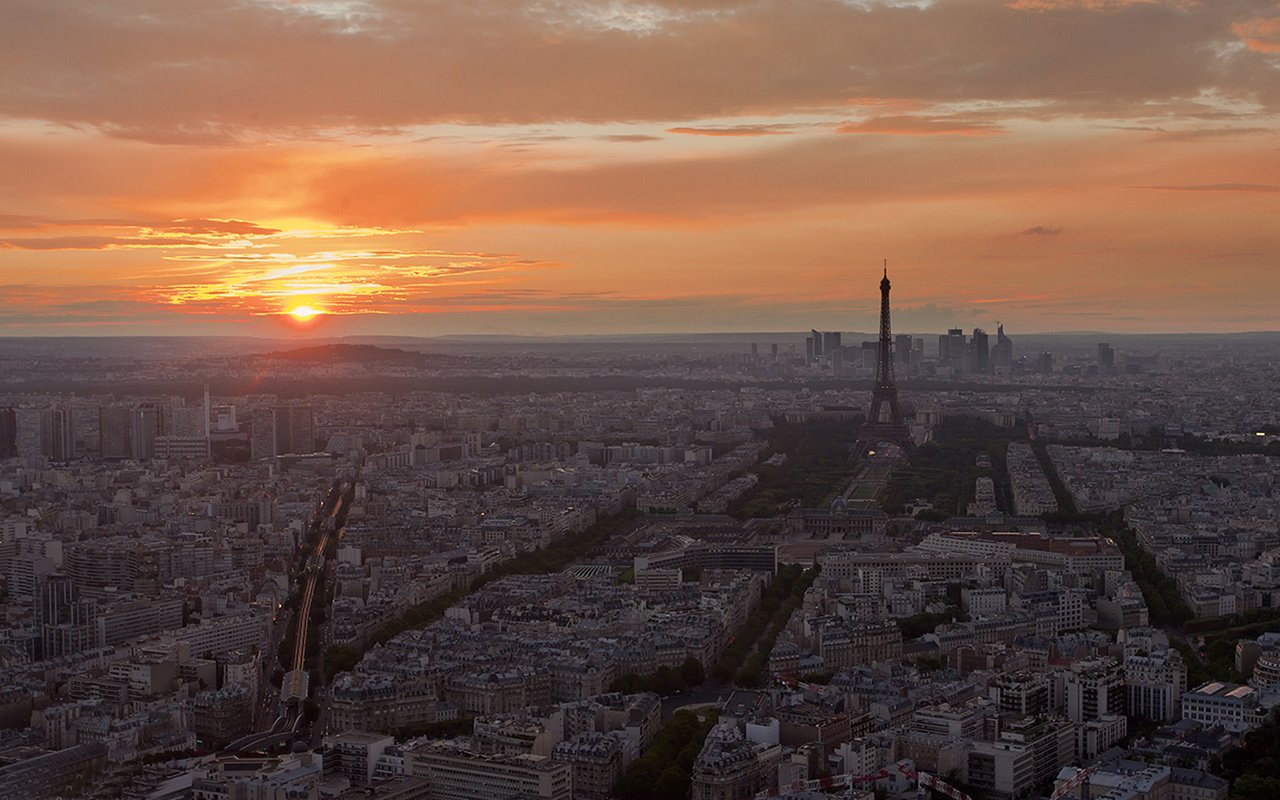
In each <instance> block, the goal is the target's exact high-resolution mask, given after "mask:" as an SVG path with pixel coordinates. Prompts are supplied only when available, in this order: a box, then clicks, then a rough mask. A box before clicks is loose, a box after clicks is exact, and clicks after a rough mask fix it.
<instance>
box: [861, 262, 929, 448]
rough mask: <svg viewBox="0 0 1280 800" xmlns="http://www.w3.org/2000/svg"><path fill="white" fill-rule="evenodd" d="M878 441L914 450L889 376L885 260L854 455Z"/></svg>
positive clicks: (890, 347) (890, 343)
mask: <svg viewBox="0 0 1280 800" xmlns="http://www.w3.org/2000/svg"><path fill="white" fill-rule="evenodd" d="M881 442H889V443H891V444H896V445H897V446H898V447H901V448H902V449H903V450H904V451H905V452H907V453H911V452H914V451H915V442H913V441H912V440H911V429H910V428H908V427H907V423H906V422H904V421H903V419H902V409H901V408H900V407H899V406H898V385H897V384H896V383H895V382H894V379H893V334H892V332H891V331H890V328H889V261H888V259H886V260H885V264H884V278H882V279H881V280H880V347H879V349H878V351H877V356H876V385H875V388H874V389H872V390H871V408H870V409H869V410H868V411H867V419H866V422H864V423H862V427H861V428H860V429H859V430H858V445H857V450H856V455H858V456H861V455H862V454H863V453H865V452H866V451H867V449H868V448H870V447H874V446H875V445H877V444H879V443H881Z"/></svg>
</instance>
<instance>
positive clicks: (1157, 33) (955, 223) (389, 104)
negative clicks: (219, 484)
mask: <svg viewBox="0 0 1280 800" xmlns="http://www.w3.org/2000/svg"><path fill="white" fill-rule="evenodd" d="M1278 111H1280V4H1277V3H1275V2H1261V1H1260V0H1201V1H1200V2H1197V0H933V2H928V0H916V1H914V2H906V1H905V0H652V1H645V0H637V1H636V2H627V1H626V0H600V1H598V2H580V1H578V0H533V1H532V2H515V1H514V0H467V1H466V2H439V1H434V2H433V1H431V0H422V1H419V0H364V1H362V0H350V1H346V0H298V1H296V2H291V1H290V0H234V1H232V0H201V2H174V0H121V1H119V2H114V1H113V2H106V1H104V2H92V3H86V2H82V1H81V0H0V297H3V299H4V300H5V302H4V303H3V305H2V306H0V335H42V334H57V335H62V334H187V333H191V334H206V333H218V334H254V335H275V334H281V333H284V332H288V331H295V332H298V331H303V332H306V333H308V334H317V335H345V334H416V335H435V334H446V333H500V334H573V333H619V332H663V331H769V330H775V331H782V330H802V329H807V328H809V327H818V328H828V329H844V330H873V329H874V328H875V324H876V319H875V316H876V310H877V303H878V294H877V292H878V289H877V282H878V280H879V277H880V275H879V271H880V260H881V258H883V257H888V258H889V264H890V274H891V277H892V278H893V282H894V296H893V299H894V313H895V320H894V322H895V327H896V328H898V329H900V330H906V331H917V332H925V331H937V330H941V329H944V328H946V327H949V326H952V325H956V326H963V327H966V328H970V327H973V326H975V325H984V326H988V327H993V326H994V323H995V321H996V320H1001V321H1003V322H1004V323H1005V324H1006V326H1007V327H1008V328H1009V330H1010V332H1011V333H1014V334H1015V335H1016V333H1017V332H1027V331H1062V330H1106V331H1118V332H1119V331H1183V330H1195V331H1229V330H1260V329H1277V328H1280V298H1277V296H1276V295H1277V290H1280V120H1278V118H1277V112H1278ZM300 306H306V307H308V308H310V309H312V310H313V311H314V312H316V313H315V314H314V315H313V316H310V318H309V319H306V320H300V319H297V318H295V317H294V316H290V315H289V312H291V311H293V310H294V309H297V308H299V307H300ZM299 316H307V315H306V313H305V312H304V313H302V314H300V315H299Z"/></svg>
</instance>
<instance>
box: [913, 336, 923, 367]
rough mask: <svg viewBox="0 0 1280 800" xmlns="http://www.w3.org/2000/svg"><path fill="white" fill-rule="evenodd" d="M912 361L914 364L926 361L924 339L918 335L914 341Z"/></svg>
mask: <svg viewBox="0 0 1280 800" xmlns="http://www.w3.org/2000/svg"><path fill="white" fill-rule="evenodd" d="M911 363H912V364H923V363H924V339H922V338H920V337H918V336H917V337H916V339H915V341H914V342H913V343H912V347H911Z"/></svg>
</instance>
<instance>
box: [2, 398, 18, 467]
mask: <svg viewBox="0 0 1280 800" xmlns="http://www.w3.org/2000/svg"><path fill="white" fill-rule="evenodd" d="M17 454H18V415H17V413H16V412H15V411H14V409H12V408H0V458H12V457H13V456H15V455H17Z"/></svg>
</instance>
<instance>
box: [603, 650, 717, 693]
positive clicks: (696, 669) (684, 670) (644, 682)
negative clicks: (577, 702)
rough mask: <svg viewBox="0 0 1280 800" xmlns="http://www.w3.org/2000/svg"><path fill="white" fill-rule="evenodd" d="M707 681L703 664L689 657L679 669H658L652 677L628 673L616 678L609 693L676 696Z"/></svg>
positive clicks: (610, 686)
mask: <svg viewBox="0 0 1280 800" xmlns="http://www.w3.org/2000/svg"><path fill="white" fill-rule="evenodd" d="M706 679H707V673H706V672H705V670H704V668H703V666H702V662H701V661H699V660H698V659H696V658H694V657H693V656H689V657H688V658H686V659H685V660H684V663H683V664H681V665H680V666H679V667H675V668H672V667H658V670H657V672H654V673H652V674H650V675H638V674H636V673H634V672H628V673H626V674H623V675H619V676H618V677H617V678H614V680H613V683H611V684H610V685H609V691H611V692H622V693H623V694H634V693H636V692H657V693H658V694H661V695H668V694H675V693H676V692H679V691H683V690H685V689H687V688H689V687H691V686H699V685H701V684H702V683H703V682H704V681H706Z"/></svg>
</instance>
